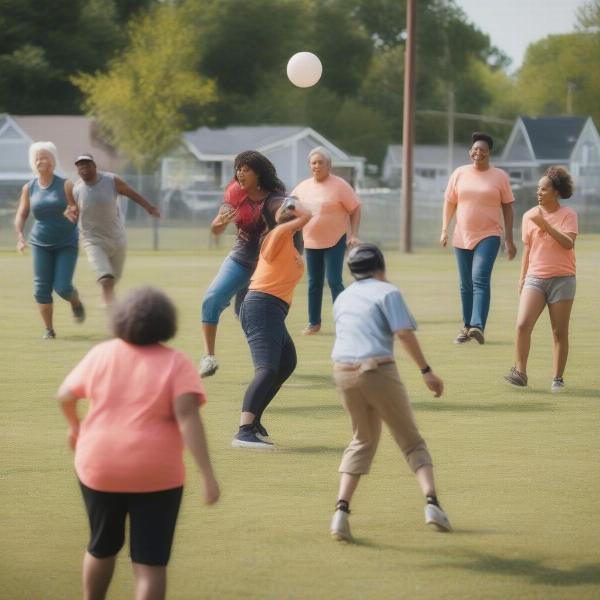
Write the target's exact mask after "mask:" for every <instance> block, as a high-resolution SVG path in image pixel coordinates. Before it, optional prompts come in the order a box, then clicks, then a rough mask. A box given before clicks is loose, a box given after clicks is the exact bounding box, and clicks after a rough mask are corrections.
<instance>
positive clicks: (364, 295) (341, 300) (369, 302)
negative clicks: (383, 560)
mask: <svg viewBox="0 0 600 600" xmlns="http://www.w3.org/2000/svg"><path fill="white" fill-rule="evenodd" d="M347 262H348V267H349V268H350V273H351V274H352V276H353V277H354V279H355V280H356V281H355V282H354V283H353V284H352V285H350V286H349V287H347V288H346V289H345V290H344V291H343V292H342V293H341V294H340V295H339V296H338V298H337V299H336V301H335V303H334V305H333V316H334V320H335V330H336V338H335V343H334V346H333V352H332V355H331V356H332V358H333V360H334V368H333V377H334V381H335V385H336V388H337V390H338V392H339V394H340V395H341V397H342V402H343V404H344V408H345V409H346V411H347V412H348V414H349V415H350V419H351V421H352V431H353V438H352V441H351V442H350V444H349V445H348V447H347V448H346V450H345V451H344V455H343V458H342V462H341V464H340V467H339V472H340V473H341V479H340V487H339V493H338V499H337V504H336V507H335V513H334V515H333V519H332V521H331V526H330V532H331V535H332V537H333V538H334V539H336V540H338V541H347V542H351V541H352V534H351V532H350V523H349V518H348V517H349V515H350V502H351V500H352V496H353V494H354V491H355V490H356V487H357V486H358V483H359V481H360V478H361V476H362V475H366V474H367V473H368V472H369V470H370V468H371V463H372V462H373V458H374V457H375V452H376V450H377V444H378V442H379V437H380V434H381V422H382V421H383V422H385V423H386V425H387V426H388V427H389V429H390V431H391V433H392V435H393V437H394V439H395V441H396V443H397V444H398V446H399V447H400V449H401V450H402V452H403V454H404V457H405V459H406V461H407V463H408V465H409V467H410V468H411V470H412V471H413V472H414V473H415V475H416V478H417V481H418V483H419V486H420V487H421V491H422V492H423V495H424V496H425V498H426V505H425V522H426V523H427V524H428V525H431V526H433V527H434V528H436V529H437V530H439V531H450V530H451V527H450V522H449V520H448V516H447V515H446V513H445V512H444V511H443V510H442V508H441V506H440V504H439V502H438V499H437V493H436V489H435V484H434V479H433V466H432V461H431V456H430V454H429V451H428V450H427V445H426V444H425V440H424V439H423V438H422V437H421V434H420V433H419V430H418V429H417V425H416V423H415V418H414V415H413V411H412V408H411V405H410V401H409V399H408V395H407V392H406V388H405V387H404V384H403V383H402V381H401V379H400V377H399V375H398V369H397V368H396V363H395V361H394V348H393V345H394V338H395V337H396V338H398V339H399V340H400V342H401V343H402V346H403V347H404V350H405V351H406V353H407V354H408V355H409V356H410V357H411V358H412V360H413V361H414V362H415V363H416V364H417V366H418V367H419V369H420V370H421V373H422V375H423V381H424V383H425V385H426V386H427V387H428V388H429V389H430V390H431V391H432V392H433V393H434V396H435V397H436V398H437V397H439V396H441V395H442V393H443V390H444V384H443V382H442V380H441V379H440V378H439V377H438V376H437V375H435V373H434V372H433V371H432V369H431V367H430V366H429V365H428V364H427V361H426V360H425V357H424V355H423V352H422V351H421V347H420V345H419V342H418V340H417V338H416V336H415V334H414V330H415V329H416V327H417V326H416V323H415V320H414V318H413V316H412V314H411V313H410V312H409V310H408V308H407V306H406V304H405V303H404V300H403V298H402V295H401V293H400V291H399V290H398V289H397V288H396V287H395V286H393V285H392V284H391V283H389V282H388V281H387V280H386V277H385V261H384V257H383V254H382V253H381V251H380V250H379V248H378V247H377V246H376V245H374V244H359V245H358V246H355V247H354V248H353V249H352V250H351V251H350V253H349V254H348V260H347Z"/></svg>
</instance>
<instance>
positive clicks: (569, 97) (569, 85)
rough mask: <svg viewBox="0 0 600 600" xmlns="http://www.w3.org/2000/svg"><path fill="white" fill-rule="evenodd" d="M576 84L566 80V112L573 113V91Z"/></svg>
mask: <svg viewBox="0 0 600 600" xmlns="http://www.w3.org/2000/svg"><path fill="white" fill-rule="evenodd" d="M576 87H577V85H576V84H575V82H574V81H567V114H568V115H572V114H573V92H574V91H575V88H576Z"/></svg>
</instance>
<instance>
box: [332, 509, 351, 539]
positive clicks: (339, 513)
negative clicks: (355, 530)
mask: <svg viewBox="0 0 600 600" xmlns="http://www.w3.org/2000/svg"><path fill="white" fill-rule="evenodd" d="M349 516H350V515H349V514H348V513H347V512H346V511H344V510H340V509H339V508H338V509H337V510H336V511H335V513H333V518H332V519H331V525H330V526H329V532H330V533H331V537H332V538H333V539H334V540H337V541H338V542H351V541H352V534H351V533H350V521H349V519H348V517H349Z"/></svg>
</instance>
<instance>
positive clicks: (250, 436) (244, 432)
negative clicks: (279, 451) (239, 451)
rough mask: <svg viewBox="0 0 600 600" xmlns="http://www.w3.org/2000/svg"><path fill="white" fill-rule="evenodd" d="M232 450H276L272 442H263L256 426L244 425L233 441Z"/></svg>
mask: <svg viewBox="0 0 600 600" xmlns="http://www.w3.org/2000/svg"><path fill="white" fill-rule="evenodd" d="M231 447H232V448H254V449H256V450H275V445H274V444H273V443H272V442H268V441H265V440H261V439H260V438H259V437H258V436H257V435H256V430H255V429H254V426H252V425H250V426H247V425H243V426H242V427H240V430H239V431H238V432H237V433H236V434H235V437H234V438H233V440H232V441H231Z"/></svg>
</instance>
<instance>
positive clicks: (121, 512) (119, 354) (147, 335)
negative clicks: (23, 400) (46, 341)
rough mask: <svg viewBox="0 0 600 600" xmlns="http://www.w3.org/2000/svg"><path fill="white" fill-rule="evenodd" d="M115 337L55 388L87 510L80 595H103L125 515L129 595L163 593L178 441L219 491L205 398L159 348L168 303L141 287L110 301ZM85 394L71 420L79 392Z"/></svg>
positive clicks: (211, 492)
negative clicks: (84, 405) (83, 407)
mask: <svg viewBox="0 0 600 600" xmlns="http://www.w3.org/2000/svg"><path fill="white" fill-rule="evenodd" d="M111 325H112V329H113V333H114V334H115V336H116V337H115V339H112V340H110V341H107V342H104V343H101V344H98V345H97V346H95V347H94V348H92V349H91V350H90V351H89V352H88V353H87V355H86V356H85V357H84V358H83V359H82V360H81V362H80V363H79V364H78V365H77V366H76V367H75V368H74V369H73V370H72V371H71V373H70V374H69V375H68V376H67V378H66V379H65V380H64V382H63V384H62V385H61V386H60V389H59V391H58V400H59V402H60V406H61V409H62V412H63V414H64V416H65V418H66V420H67V422H68V423H69V436H68V439H69V444H70V446H71V448H72V449H73V450H74V451H75V470H76V472H77V477H78V479H79V485H80V487H81V492H82V495H83V500H84V503H85V507H86V510H87V513H88V517H89V523H90V529H91V536H90V542H89V545H88V548H87V551H86V553H85V556H84V560H83V588H84V598H86V599H87V600H91V599H93V598H104V597H105V596H106V593H107V590H108V587H109V585H110V581H111V578H112V575H113V571H114V568H115V563H116V558H117V554H118V553H119V551H120V550H121V548H122V546H123V544H124V540H125V520H126V517H127V515H129V539H130V554H131V560H132V563H133V572H134V576H135V589H136V592H135V594H136V595H135V597H136V598H138V599H142V598H144V599H150V598H152V599H159V598H164V597H165V594H166V584H167V572H166V570H167V563H168V561H169V556H170V553H171V545H172V541H173V534H174V531H175V524H176V521H177V515H178V511H179V505H180V502H181V496H182V492H183V482H184V477H185V472H184V465H183V457H182V453H183V446H184V443H185V445H187V447H188V448H189V450H190V452H191V453H192V456H193V457H194V460H195V462H196V464H197V466H198V468H199V469H200V472H201V474H202V478H203V480H204V499H205V502H206V504H213V503H215V502H216V501H217V500H218V498H219V485H218V483H217V481H216V479H215V476H214V473H213V470H212V467H211V463H210V459H209V455H208V449H207V446H206V438H205V434H204V429H203V426H202V422H201V420H200V417H199V414H198V407H199V406H200V405H202V404H204V403H205V402H206V396H205V393H204V388H203V386H202V382H201V380H200V378H199V376H198V373H197V372H196V369H195V367H194V365H193V364H192V362H191V361H190V360H189V359H188V358H187V357H185V356H184V355H183V354H182V353H181V352H179V351H177V350H175V349H173V348H169V347H167V346H164V345H163V344H162V342H166V341H167V340H169V339H170V338H172V337H173V336H174V335H175V331H176V328H177V323H176V312H175V307H174V306H173V304H172V303H171V301H170V300H169V299H168V298H167V296H166V295H165V294H163V293H162V292H160V291H158V290H156V289H153V288H150V287H146V288H140V289H137V290H134V291H132V292H130V293H129V294H128V295H127V296H126V297H125V298H124V299H123V300H122V301H120V302H118V303H116V305H115V307H114V309H113V312H112V316H111ZM82 398H87V399H89V401H90V405H89V410H88V412H87V414H86V416H85V418H84V419H83V421H81V422H80V420H79V417H78V415H77V403H78V400H79V399H82Z"/></svg>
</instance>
